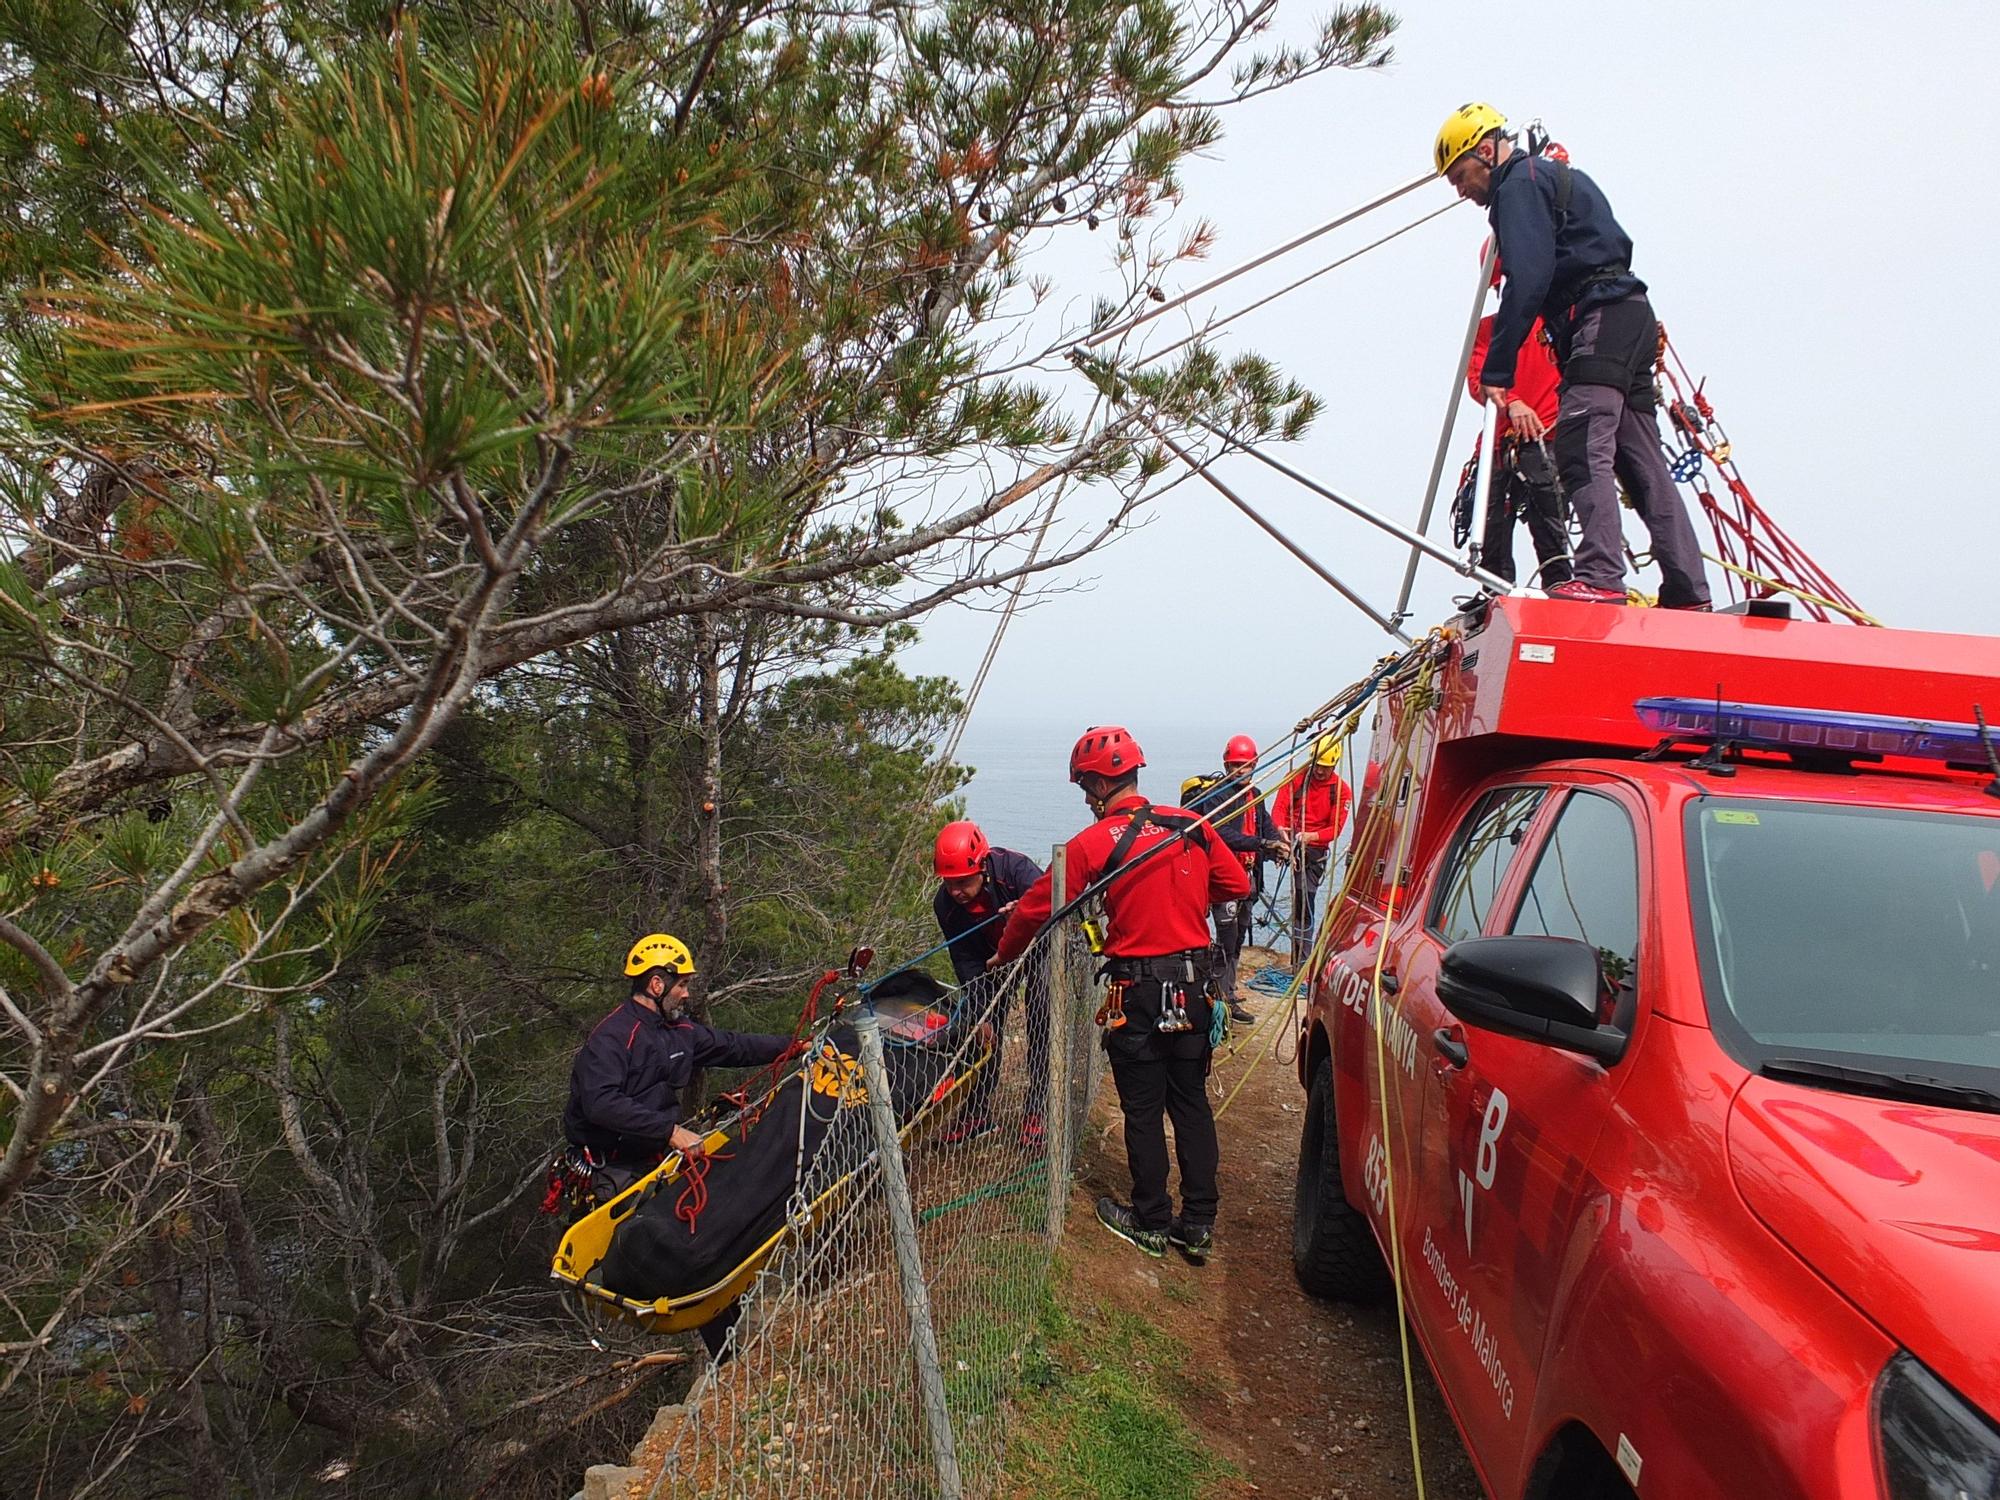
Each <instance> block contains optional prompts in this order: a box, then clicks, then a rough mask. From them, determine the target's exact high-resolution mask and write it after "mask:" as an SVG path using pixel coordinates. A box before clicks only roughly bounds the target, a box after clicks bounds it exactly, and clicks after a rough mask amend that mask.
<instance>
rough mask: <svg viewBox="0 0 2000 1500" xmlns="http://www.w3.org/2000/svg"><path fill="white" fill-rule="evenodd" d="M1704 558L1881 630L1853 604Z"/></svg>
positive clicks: (1737, 573)
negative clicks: (1824, 597) (1843, 602)
mask: <svg viewBox="0 0 2000 1500" xmlns="http://www.w3.org/2000/svg"><path fill="white" fill-rule="evenodd" d="M1702 556H1703V557H1704V558H1706V559H1707V560H1708V561H1709V562H1712V563H1714V564H1715V565H1716V566H1717V567H1718V568H1725V569H1727V570H1728V571H1729V572H1731V573H1734V574H1735V575H1736V576H1737V577H1739V578H1747V579H1749V580H1750V582H1752V583H1761V584H1762V585H1763V586H1764V587H1765V588H1767V589H1773V590H1775V591H1777V592H1778V593H1781V594H1790V595H1791V596H1792V597H1793V598H1795V599H1803V600H1804V601H1805V602H1806V603H1808V604H1817V605H1818V606H1819V607H1820V608H1821V609H1830V610H1833V611H1835V612H1836V613H1838V614H1843V615H1846V616H1847V617H1848V618H1849V619H1850V620H1856V621H1859V622H1860V623H1861V624H1863V625H1874V626H1877V627H1878V628H1879V627H1880V626H1881V624H1882V622H1881V621H1880V620H1878V619H1876V618H1875V617H1874V616H1873V615H1871V614H1869V613H1868V611H1867V610H1865V609H1857V608H1856V607H1855V606H1854V605H1852V604H1842V603H1840V602H1839V601H1838V600H1834V599H1822V598H1821V597H1820V596H1819V595H1818V594H1809V593H1807V592H1806V591H1805V590H1804V589H1802V588H1797V587H1795V586H1794V585H1792V584H1789V583H1780V582H1779V581H1778V580H1777V579H1775V578H1766V577H1765V576H1764V575H1763V574H1762V573H1753V572H1751V571H1750V570H1749V569H1748V568H1741V567H1738V566H1737V565H1736V564H1735V563H1733V562H1729V561H1727V560H1725V559H1723V558H1720V557H1713V556H1711V555H1710V554H1708V553H1706V552H1704V553H1702Z"/></svg>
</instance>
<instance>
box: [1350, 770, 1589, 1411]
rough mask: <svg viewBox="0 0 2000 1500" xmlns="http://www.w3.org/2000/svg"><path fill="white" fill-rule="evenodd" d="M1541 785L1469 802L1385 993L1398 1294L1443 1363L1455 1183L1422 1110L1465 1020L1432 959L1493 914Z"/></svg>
mask: <svg viewBox="0 0 2000 1500" xmlns="http://www.w3.org/2000/svg"><path fill="white" fill-rule="evenodd" d="M1548 790H1549V789H1548V788H1547V787H1546V786H1511V787H1500V788H1497V789H1495V790H1493V791H1489V792H1487V793H1485V794H1484V795H1483V796H1481V797H1480V798H1479V799H1478V800H1477V801H1476V802H1475V803H1474V804H1473V806H1472V809H1471V810H1470V811H1469V812H1468V813H1467V814H1466V815H1465V817H1464V819H1463V820H1462V821H1461V822H1460V824H1459V826H1458V830H1457V832H1456V833H1455V834H1454V835H1453V837H1452V841H1451V843H1450V844H1449V845H1448V846H1447V848H1446V852H1445V855H1444V858H1443V859H1442V860H1441V861H1440V862H1439V864H1438V870H1437V877H1436V879H1435V880H1434V881H1433V882H1432V883H1431V885H1430V888H1429V891H1428V895H1427V897H1426V899H1425V902H1424V906H1423V909H1422V911H1421V913H1420V915H1419V916H1418V917H1417V918H1416V919H1413V920H1412V921H1411V922H1410V923H1409V924H1408V926H1407V927H1405V928H1403V929H1402V932H1401V934H1400V941H1399V942H1398V943H1397V944H1396V953H1397V959H1398V965H1397V969H1396V975H1395V977H1396V993H1395V995H1394V996H1393V997H1392V996H1388V995H1385V996H1384V997H1383V998H1384V1002H1385V1003H1384V1009H1385V1012H1387V1013H1388V1017H1387V1022H1386V1025H1387V1029H1386V1031H1385V1033H1384V1036H1385V1039H1386V1041H1387V1042H1388V1043H1389V1046H1388V1049H1387V1050H1388V1051H1389V1053H1390V1055H1391V1058H1392V1061H1391V1063H1390V1065H1389V1066H1388V1068H1387V1069H1386V1072H1387V1073H1388V1075H1389V1076H1388V1080H1387V1081H1389V1082H1391V1083H1395V1084H1398V1085H1400V1087H1399V1089H1398V1091H1397V1093H1396V1094H1395V1095H1394V1098H1395V1103H1396V1115H1395V1118H1394V1119H1393V1120H1392V1122H1391V1128H1392V1131H1393V1133H1394V1134H1395V1135H1396V1137H1397V1139H1396V1141H1395V1146H1396V1148H1397V1149H1396V1150H1395V1152H1394V1154H1393V1157H1392V1160H1393V1163H1394V1166H1395V1168H1396V1169H1397V1170H1398V1171H1402V1172H1403V1173H1404V1174H1405V1175H1404V1177H1403V1178H1402V1180H1401V1181H1399V1182H1398V1183H1396V1184H1395V1187H1396V1194H1395V1201H1396V1205H1397V1218H1398V1224H1397V1230H1398V1236H1399V1238H1400V1239H1401V1241H1402V1245H1403V1256H1402V1259H1403V1280H1404V1297H1405V1300H1406V1302H1407V1304H1408V1306H1409V1308H1410V1309H1411V1313H1412V1315H1413V1317H1414V1319H1415V1321H1416V1323H1417V1326H1418V1329H1419V1331H1420V1332H1421V1333H1422V1334H1423V1337H1424V1343H1425V1346H1426V1348H1427V1349H1429V1351H1430V1354H1431V1358H1432V1360H1433V1361H1434V1362H1437V1363H1439V1364H1440V1367H1441V1368H1442V1365H1443V1362H1444V1361H1445V1360H1447V1359H1449V1358H1450V1357H1451V1356H1452V1354H1453V1353H1454V1352H1455V1351H1454V1340H1456V1339H1458V1338H1459V1337H1460V1336H1461V1335H1460V1333H1459V1303H1460V1298H1459V1296H1458V1294H1457V1290H1456V1288H1455V1287H1453V1286H1452V1285H1451V1284H1450V1283H1448V1282H1447V1281H1444V1280H1441V1279H1440V1278H1439V1277H1438V1276H1437V1275H1436V1273H1435V1270H1434V1268H1433V1266H1432V1264H1431V1263H1430V1261H1431V1258H1432V1257H1434V1254H1435V1244H1436V1242H1437V1240H1438V1238H1439V1227H1438V1226H1439V1225H1440V1224H1444V1223H1449V1222H1452V1219H1453V1217H1454V1214H1455V1205H1456V1201H1457V1199H1456V1189H1455V1186H1454V1184H1453V1183H1452V1182H1451V1181H1450V1180H1448V1179H1440V1178H1439V1177H1438V1176H1437V1174H1436V1171H1435V1169H1434V1167H1433V1166H1432V1164H1431V1162H1430V1161H1429V1160H1428V1159H1427V1158H1428V1157H1429V1156H1433V1155H1435V1151H1434V1149H1433V1150H1432V1151H1430V1152H1426V1150H1425V1140H1426V1137H1427V1136H1428V1135H1429V1134H1430V1133H1431V1130H1432V1125H1431V1121H1430V1118H1429V1116H1430V1112H1431V1110H1432V1109H1433V1108H1434V1107H1435V1106H1434V1103H1433V1098H1432V1096H1433V1095H1434V1093H1435V1091H1436V1086H1435V1083H1434V1080H1433V1071H1432V1070H1433V1065H1434V1063H1435V1061H1436V1059H1437V1057H1438V1052H1437V1048H1438V1046H1439V1045H1440V1041H1439V1039H1440V1038H1442V1037H1446V1036H1447V1035H1448V1034H1450V1033H1452V1032H1453V1031H1454V1029H1455V1028H1456V1029H1457V1030H1458V1031H1462V1028H1458V1027H1457V1023H1456V1022H1455V1021H1453V1020H1452V1018H1451V1015H1450V1013H1449V1012H1447V1011H1446V1010H1445V1008H1444V1006H1443V1004H1442V1003H1440V1002H1439V1000H1438V998H1437V991H1436V981H1437V971H1438V962H1439V960H1440V959H1442V958H1443V956H1444V951H1445V949H1447V948H1449V947H1450V946H1451V945H1452V944H1453V943H1455V942H1457V941H1459V940H1460V939H1461V938H1468V937H1478V936H1480V935H1481V934H1482V933H1484V932H1486V931H1487V930H1488V929H1489V928H1490V926H1491V925H1492V923H1493V922H1494V920H1495V919H1496V917H1497V916H1498V914H1499V911H1500V906H1501V901H1502V899H1503V897H1504V895H1505V893H1506V891H1507V890H1508V888H1509V879H1510V876H1509V872H1510V871H1511V870H1512V869H1513V868H1514V866H1515V864H1516V862H1517V860H1518V858H1519V855H1520V852H1521V850H1522V848H1523V847H1524V846H1525V845H1526V843H1527V842H1528V838H1529V832H1530V830H1531V829H1532V828H1533V826H1534V823H1535V818H1536V813H1537V811H1538V809H1539V808H1540V806H1541V804H1542V802H1543V800H1544V798H1545V797H1546V796H1547V794H1548ZM1391 1002H1393V1009H1391ZM1443 1045H1447V1046H1450V1045H1454V1044H1453V1043H1451V1042H1449V1041H1446V1042H1444V1043H1443ZM1412 1167H1414V1171H1412V1170H1411V1168H1412ZM1452 1400H1453V1403H1454V1405H1458V1404H1460V1400H1461V1398H1460V1397H1459V1396H1458V1395H1457V1394H1456V1393H1455V1392H1454V1394H1453V1397H1452Z"/></svg>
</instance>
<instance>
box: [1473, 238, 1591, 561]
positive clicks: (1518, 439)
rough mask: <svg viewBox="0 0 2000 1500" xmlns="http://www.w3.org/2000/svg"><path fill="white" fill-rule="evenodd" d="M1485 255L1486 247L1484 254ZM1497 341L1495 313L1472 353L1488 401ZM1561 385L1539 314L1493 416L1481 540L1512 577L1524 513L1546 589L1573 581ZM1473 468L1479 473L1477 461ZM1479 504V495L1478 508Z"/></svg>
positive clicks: (1478, 386)
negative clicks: (1488, 371) (1558, 446)
mask: <svg viewBox="0 0 2000 1500" xmlns="http://www.w3.org/2000/svg"><path fill="white" fill-rule="evenodd" d="M1488 243H1489V244H1490V243H1491V241H1488ZM1485 258H1486V257H1485V254H1484V253H1483V252H1482V253H1481V255H1480V260H1481V261H1484V260H1485ZM1493 284H1494V285H1495V286H1498V285H1500V262H1499V259H1498V258H1497V257H1496V258H1495V259H1494V262H1493ZM1492 342H1493V319H1492V318H1491V317H1490V316H1489V317H1484V318H1481V319H1480V320H1479V332H1478V333H1477V335H1475V337H1474V338H1473V342H1472V358H1471V360H1470V361H1469V362H1468V363H1467V365H1466V369H1465V388H1466V390H1468V391H1469V392H1470V393H1471V395H1472V399H1473V400H1475V401H1477V402H1479V403H1480V404H1481V405H1482V406H1483V405H1485V404H1486V401H1487V395H1486V387H1485V385H1483V384H1482V383H1481V381H1480V378H1479V376H1480V371H1481V370H1482V369H1483V368H1484V366H1485V364H1486V351H1487V349H1488V348H1489V347H1490V346H1491V344H1492ZM1561 386H1562V374H1561V372H1560V371H1558V370H1557V369H1556V362H1555V360H1554V359H1553V358H1551V357H1550V355H1549V350H1548V345H1547V343H1546V342H1545V341H1544V339H1543V335H1542V320H1541V319H1540V318H1537V319H1535V321H1534V324H1533V326H1531V327H1530V328H1529V329H1528V336H1527V338H1526V339H1525V340H1523V342H1522V344H1521V354H1520V360H1519V363H1518V364H1517V366H1516V368H1515V372H1514V383H1513V384H1512V385H1511V386H1509V387H1508V389H1507V394H1506V397H1505V399H1503V400H1502V401H1501V403H1500V410H1499V412H1498V415H1497V418H1496V420H1495V422H1494V427H1493V449H1494V451H1493V493H1492V495H1491V496H1490V497H1489V498H1488V500H1487V503H1486V530H1485V533H1484V534H1483V535H1482V536H1481V537H1480V539H1479V565H1480V566H1481V567H1482V568H1484V569H1486V571H1487V572H1489V573H1497V574H1498V575H1499V576H1500V577H1502V578H1504V579H1506V580H1507V581H1508V582H1509V583H1512V582H1513V581H1514V517H1515V516H1516V515H1517V514H1518V515H1522V516H1525V517H1526V518H1527V522H1528V540H1529V541H1530V542H1532V543H1533V544H1534V548H1535V561H1536V562H1537V563H1539V564H1540V568H1539V570H1538V573H1537V577H1536V582H1537V584H1538V585H1539V586H1540V587H1541V588H1543V589H1553V588H1554V587H1555V586H1556V585H1557V584H1559V583H1567V582H1568V581H1569V579H1570V576H1571V570H1570V558H1569V506H1568V504H1567V503H1566V502H1565V501H1564V499H1563V493H1562V484H1561V483H1560V481H1559V480H1558V479H1557V477H1556V467H1555V459H1554V455H1553V454H1552V453H1551V452H1550V451H1549V445H1550V444H1551V443H1552V442H1553V441H1554V439H1555V431H1556V419H1557V415H1558V408H1559V404H1560V395H1561ZM1474 467H1475V472H1476V470H1477V466H1476V465H1475V466H1474ZM1477 508H1478V507H1477V501H1476V497H1475V503H1474V510H1475V511H1476V510H1477Z"/></svg>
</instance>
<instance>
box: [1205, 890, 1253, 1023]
mask: <svg viewBox="0 0 2000 1500" xmlns="http://www.w3.org/2000/svg"><path fill="white" fill-rule="evenodd" d="M1256 911H1257V892H1256V891H1255V890H1254V889H1253V890H1252V891H1251V892H1250V894H1249V895H1247V896H1245V897H1244V898H1243V899H1242V900H1241V901H1225V902H1223V903H1222V905H1220V906H1212V907H1210V908H1209V915H1210V916H1211V917H1213V918H1214V919H1215V945H1216V946H1217V947H1218V948H1220V949H1221V950H1222V967H1221V968H1220V969H1219V970H1217V971H1216V975H1215V978H1216V982H1217V984H1218V985H1219V986H1220V988H1221V990H1222V996H1223V998H1224V999H1225V1000H1234V999H1235V998H1236V961H1237V960H1238V959H1239V958H1241V957H1242V956H1243V945H1244V944H1245V943H1246V942H1248V941H1249V940H1250V922H1251V919H1252V917H1254V916H1255V914H1256Z"/></svg>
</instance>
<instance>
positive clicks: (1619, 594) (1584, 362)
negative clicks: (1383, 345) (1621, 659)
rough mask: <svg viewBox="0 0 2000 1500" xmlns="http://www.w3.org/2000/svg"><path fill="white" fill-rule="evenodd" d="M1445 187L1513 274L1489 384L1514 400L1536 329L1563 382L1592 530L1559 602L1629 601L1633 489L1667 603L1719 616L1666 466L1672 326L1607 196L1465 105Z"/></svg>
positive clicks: (1571, 485) (1564, 423) (1573, 482)
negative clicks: (1658, 402)
mask: <svg viewBox="0 0 2000 1500" xmlns="http://www.w3.org/2000/svg"><path fill="white" fill-rule="evenodd" d="M1433 159H1434V161H1435V163H1436V166H1437V170H1438V175H1440V176H1441V177H1443V178H1445V179H1446V180H1447V181H1448V182H1450V183H1451V185H1452V187H1453V188H1454V189H1456V190H1457V192H1458V195H1459V197H1461V198H1468V199H1470V200H1471V201H1472V202H1474V203H1477V204H1480V205H1482V206H1483V207H1485V209H1486V211H1487V218H1488V220H1489V222H1491V224H1492V225H1493V234H1494V237H1495V240H1496V241H1497V243H1498V245H1499V251H1500V258H1501V259H1502V260H1503V261H1505V262H1506V265H1507V282H1506V286H1505V288H1504V289H1503V290H1502V292H1501V294H1500V310H1499V312H1498V313H1497V314H1496V315H1495V317H1494V321H1493V335H1492V339H1491V342H1490V343H1489V344H1488V345H1487V349H1486V360H1485V364H1484V365H1483V367H1482V368H1481V370H1480V375H1479V380H1480V384H1481V385H1482V386H1483V387H1484V388H1485V390H1486V395H1487V399H1489V400H1493V401H1504V400H1506V399H1507V389H1508V387H1510V386H1512V385H1514V384H1515V382H1516V380H1517V378H1518V374H1519V370H1518V361H1519V356H1520V352H1521V345H1522V344H1523V342H1524V341H1525V340H1526V339H1527V337H1528V331H1529V329H1530V328H1531V327H1532V326H1533V324H1534V321H1535V319H1536V318H1537V317H1540V318H1541V319H1542V320H1543V321H1544V322H1545V323H1546V324H1547V326H1548V329H1549V333H1550V334H1551V336H1552V337H1553V339H1554V341H1555V352H1556V363H1557V366H1558V367H1559V368H1560V369H1561V371H1562V377H1563V387H1562V401H1561V405H1560V408H1559V412H1558V420H1557V423H1556V464H1557V467H1558V469H1559V471H1560V472H1561V475H1562V482H1563V488H1564V489H1565V491H1566V492H1567V493H1568V496H1569V503H1570V505H1571V506H1572V507H1574V509H1575V511H1576V517H1577V520H1578V522H1579V523H1580V524H1581V526H1582V529H1583V536H1582V540H1581V541H1580V542H1579V543H1578V545H1577V549H1576V560H1575V576H1574V577H1573V578H1571V579H1569V580H1568V581H1567V582H1564V583H1561V584H1558V585H1557V586H1556V587H1554V588H1552V589H1550V590H1549V596H1550V597H1551V598H1555V599H1577V600H1583V601H1585V602H1589V603H1596V604H1623V603H1624V602H1625V559H1624V536H1623V532H1622V529H1621V527H1620V523H1619V515H1618V486H1619V481H1620V480H1623V481H1624V484H1625V488H1626V491H1627V493H1629V494H1630V495H1631V497H1632V503H1633V506H1634V507H1635V508H1636V509H1637V510H1638V512H1639V519H1640V520H1641V521H1642V522H1644V523H1645V527H1646V533H1647V535H1649V536H1650V537H1651V538H1652V540H1653V559H1654V561H1656V562H1657V563H1659V565H1660V604H1661V605H1662V607H1664V608H1667V609H1707V608H1708V607H1709V598H1708V583H1707V580H1706V579H1705V578H1704V577H1703V574H1702V566H1701V546H1700V543H1698V542H1697V541H1696V540H1695V534H1694V523H1693V522H1692V521H1691V520H1689V518H1688V513H1687V508H1686V507H1685V506H1684V505H1682V503H1681V500H1680V496H1679V494H1678V493H1677V492H1676V491H1675V489H1674V481H1673V476H1672V475H1671V474H1669V473H1668V472H1667V464H1666V460H1665V459H1664V458H1663V457H1662V456H1661V454H1660V434H1659V428H1658V426H1657V424H1656V422H1655V418H1654V405H1655V398H1654V393H1653V362H1654V359H1655V357H1656V356H1657V353H1658V344H1659V331H1660V325H1659V323H1658V321H1657V320H1656V319H1655V318H1654V316H1653V307H1652V304H1651V303H1650V302H1648V301H1647V300H1646V283H1645V282H1643V281H1641V280H1639V278H1638V277H1636V276H1634V275H1633V274H1632V264H1631V262H1632V241H1631V239H1630V238H1629V237H1628V236H1627V235H1626V233H1625V231H1624V230H1623V229H1621V228H1619V226H1618V221H1617V220H1616V219H1614V218H1613V217H1612V216H1611V205H1610V203H1609V202H1608V201H1606V199H1605V196H1604V193H1603V191H1602V189H1600V188H1599V187H1598V186H1597V184H1596V183H1594V182H1592V181H1591V180H1590V178H1588V177H1586V176H1585V175H1584V174H1583V173H1581V172H1579V171H1577V170H1576V169H1575V168H1574V167H1572V166H1570V164H1569V163H1568V162H1566V161H1558V160H1556V159H1554V158H1552V157H1547V156H1538V155H1534V154H1531V153H1529V152H1526V151H1523V150H1520V149H1519V148H1518V147H1516V146H1515V144H1514V141H1513V138H1512V137H1511V136H1509V135H1508V133H1507V119H1506V116H1504V115H1502V114H1501V113H1500V112H1499V111H1498V110H1497V109H1495V108H1493V106H1492V105H1490V104H1466V105H1462V106H1460V107H1459V108H1458V109H1457V110H1455V111H1454V112H1453V113H1452V115H1451V117H1450V118H1449V119H1447V120H1446V121H1445V122H1444V125H1443V127H1442V128H1441V129H1440V130H1439V131H1438V134H1437V141H1436V143H1435V147H1434V152H1433Z"/></svg>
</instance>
